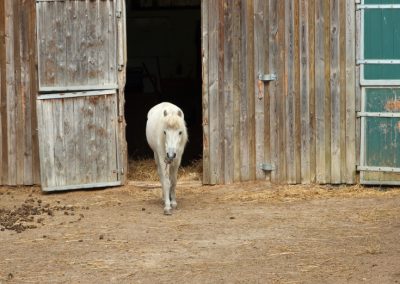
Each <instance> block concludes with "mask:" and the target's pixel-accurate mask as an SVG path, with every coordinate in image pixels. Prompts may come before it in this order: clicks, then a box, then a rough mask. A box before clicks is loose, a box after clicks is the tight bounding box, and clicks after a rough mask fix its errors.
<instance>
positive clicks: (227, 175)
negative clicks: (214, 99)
mask: <svg viewBox="0 0 400 284" xmlns="http://www.w3.org/2000/svg"><path fill="white" fill-rule="evenodd" d="M221 2H222V1H221ZM233 9H234V2H233V1H228V0H224V3H223V13H224V33H223V34H224V37H223V45H224V47H223V48H224V64H223V68H224V75H223V80H224V86H223V92H224V94H223V97H224V102H223V112H222V113H224V115H225V117H224V122H225V123H224V124H225V127H224V131H223V133H224V139H223V141H224V155H223V156H224V166H223V169H224V170H223V173H224V183H232V182H233V180H234V176H233V175H234V174H233V172H234V156H233V143H234V142H233V124H234V119H233V117H234V111H233V38H232V36H233V34H232V32H233V22H232V20H233ZM221 105H222V104H221ZM221 132H222V131H221Z"/></svg>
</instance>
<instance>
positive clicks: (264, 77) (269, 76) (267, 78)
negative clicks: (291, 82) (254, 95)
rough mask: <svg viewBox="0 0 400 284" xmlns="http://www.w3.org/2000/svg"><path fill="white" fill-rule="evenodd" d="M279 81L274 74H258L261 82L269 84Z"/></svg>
mask: <svg viewBox="0 0 400 284" xmlns="http://www.w3.org/2000/svg"><path fill="white" fill-rule="evenodd" d="M277 79H278V77H277V76H276V74H274V73H272V74H262V73H260V74H258V80H260V81H264V82H269V81H275V80H277Z"/></svg>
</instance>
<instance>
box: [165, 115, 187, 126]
mask: <svg viewBox="0 0 400 284" xmlns="http://www.w3.org/2000/svg"><path fill="white" fill-rule="evenodd" d="M164 119H165V124H166V126H167V127H168V128H172V129H179V128H184V127H185V123H184V121H183V119H182V117H180V116H179V115H177V114H175V113H174V114H168V115H167V116H166V117H164Z"/></svg>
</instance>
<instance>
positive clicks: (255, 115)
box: [0, 0, 400, 191]
mask: <svg viewBox="0 0 400 284" xmlns="http://www.w3.org/2000/svg"><path fill="white" fill-rule="evenodd" d="M399 22H400V1H399V0H343V1H341V0H202V1H200V0H176V1H173V0H136V1H129V0H126V1H124V0H1V1H0V185H31V184H40V185H41V186H42V188H43V189H44V190H48V191H51V190H65V189H75V188H93V187H107V186H116V185H121V184H124V183H125V182H126V180H127V170H128V167H127V164H128V162H127V161H128V159H129V158H131V157H135V156H140V155H142V154H143V155H149V153H148V151H149V149H148V148H146V145H145V140H144V124H145V120H146V113H147V111H148V109H149V108H150V107H151V106H152V105H154V104H155V103H157V102H160V101H164V100H168V101H171V102H175V103H177V104H179V105H180V106H181V107H182V109H183V110H184V112H185V117H186V118H187V120H188V121H187V123H188V128H189V139H190V143H189V145H188V149H187V154H185V155H186V158H187V159H188V160H190V159H195V158H196V157H197V158H198V157H201V158H202V160H203V183H204V184H225V183H232V182H238V181H249V180H270V181H271V182H273V183H289V184H296V183H320V184H354V183H362V184H398V183H400V175H399V172H400V147H399V145H398V143H397V137H399V136H400V98H399V97H400V91H399V90H400V89H399V88H398V86H399V85H400V27H399V25H398V23H399ZM184 158H185V157H184Z"/></svg>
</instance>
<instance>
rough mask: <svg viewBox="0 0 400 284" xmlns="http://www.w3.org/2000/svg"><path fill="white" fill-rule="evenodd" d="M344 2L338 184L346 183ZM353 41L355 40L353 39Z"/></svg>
mask: <svg viewBox="0 0 400 284" xmlns="http://www.w3.org/2000/svg"><path fill="white" fill-rule="evenodd" d="M345 18H346V1H339V25H340V37H339V42H340V43H339V44H340V47H339V50H340V68H339V70H340V90H341V91H340V149H341V150H340V183H345V182H346V21H345V20H343V19H345ZM353 40H356V39H355V38H354V39H353Z"/></svg>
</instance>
